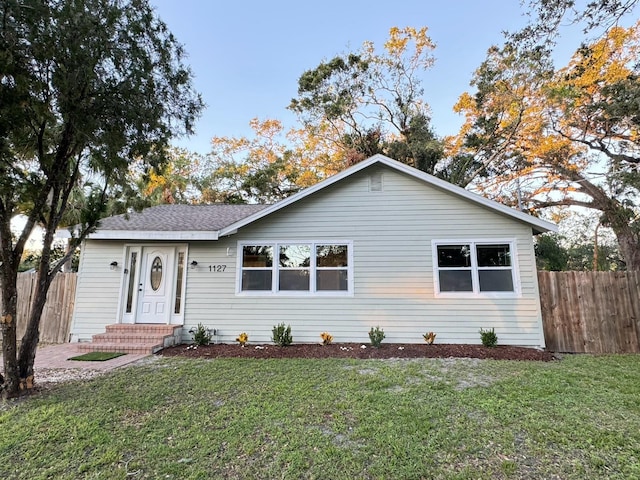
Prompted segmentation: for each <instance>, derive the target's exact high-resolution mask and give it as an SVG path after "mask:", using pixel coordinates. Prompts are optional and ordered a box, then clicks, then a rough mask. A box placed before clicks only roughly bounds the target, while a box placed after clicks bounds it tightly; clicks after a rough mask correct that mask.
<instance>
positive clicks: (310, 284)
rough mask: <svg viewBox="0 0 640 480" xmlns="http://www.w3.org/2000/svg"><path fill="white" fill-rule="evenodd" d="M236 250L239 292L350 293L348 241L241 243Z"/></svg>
mask: <svg viewBox="0 0 640 480" xmlns="http://www.w3.org/2000/svg"><path fill="white" fill-rule="evenodd" d="M238 251H239V252H241V254H242V256H241V258H240V259H239V263H240V269H239V272H240V274H239V291H240V292H253V293H258V292H263V293H282V294H305V293H306V294H348V293H350V292H351V284H352V282H351V281H350V280H351V273H350V268H351V260H350V255H351V244H350V242H274V243H270V242H269V243H266V242H265V243H259V244H258V243H254V244H241V245H240V246H239V248H238ZM274 255H275V258H274Z"/></svg>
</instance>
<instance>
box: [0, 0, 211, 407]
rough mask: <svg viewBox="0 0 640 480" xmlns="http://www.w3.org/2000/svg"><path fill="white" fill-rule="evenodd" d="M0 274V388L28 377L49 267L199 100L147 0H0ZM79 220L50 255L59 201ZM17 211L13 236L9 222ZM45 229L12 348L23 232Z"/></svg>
mask: <svg viewBox="0 0 640 480" xmlns="http://www.w3.org/2000/svg"><path fill="white" fill-rule="evenodd" d="M0 18H2V23H0V43H1V48H0V72H1V73H0V246H1V249H0V250H1V251H0V255H1V258H0V260H1V261H2V264H1V265H0V277H1V280H2V317H1V324H2V325H1V327H2V336H3V342H2V349H3V360H4V372H5V376H6V380H5V383H4V394H5V395H6V396H15V395H17V394H18V392H19V390H20V389H21V388H30V387H31V386H32V385H33V362H34V358H35V353H36V347H37V343H38V334H39V323H40V316H41V313H42V310H43V307H44V303H45V300H46V295H47V291H48V289H49V286H50V284H51V281H52V279H53V277H54V275H55V274H56V273H57V272H58V271H59V269H60V268H61V267H62V265H63V264H64V262H66V261H67V259H68V258H70V257H71V256H72V255H73V251H74V249H75V247H76V246H78V245H79V243H80V242H81V241H82V239H83V238H85V237H86V235H87V234H88V233H90V232H91V231H93V230H94V229H95V228H96V225H97V224H98V221H99V219H100V218H101V215H103V213H104V212H105V209H106V208H107V206H108V205H109V204H115V203H126V201H127V199H128V198H129V197H128V195H129V193H130V192H131V190H130V185H129V183H128V180H129V178H128V173H129V165H130V163H131V162H132V160H133V159H143V161H144V162H147V163H148V164H150V165H159V164H160V163H161V162H162V160H163V154H164V152H165V148H166V147H167V145H168V141H169V139H170V138H171V137H172V136H173V135H176V134H181V133H189V132H190V131H191V127H192V125H193V121H194V120H195V118H196V116H197V115H198V113H199V112H200V110H201V108H202V102H201V100H200V98H199V96H198V95H196V94H195V93H194V91H193V89H192V84H191V73H190V71H189V69H188V68H187V67H186V66H185V65H184V63H183V57H184V52H183V49H182V47H181V46H180V45H179V44H178V43H177V42H176V40H175V38H174V37H173V35H171V33H170V32H169V31H168V29H167V27H166V25H165V24H164V23H162V22H161V21H160V20H159V19H158V18H157V17H156V16H155V14H154V12H153V9H152V7H151V6H150V5H149V3H148V1H147V0H84V1H74V0H0ZM74 191H81V192H82V195H80V197H81V198H82V200H81V201H79V202H78V203H77V212H76V214H77V218H79V219H80V222H79V227H78V230H77V231H76V233H75V236H74V238H72V240H71V247H72V248H71V249H70V251H69V252H68V253H67V254H66V255H65V256H64V257H63V258H61V259H60V260H59V261H58V262H56V263H53V264H52V263H51V256H52V245H53V241H54V234H55V232H56V230H57V229H58V227H60V226H63V225H64V219H65V215H67V213H68V212H69V203H68V202H69V201H70V200H71V199H72V193H73V192H74ZM18 213H21V214H23V215H25V216H26V218H27V221H26V223H25V226H24V228H23V230H22V231H21V232H20V233H19V234H18V235H17V238H16V239H15V240H14V239H13V238H12V236H11V230H10V222H11V219H12V218H13V217H14V216H15V215H16V214H18ZM36 224H40V225H41V226H42V228H43V229H44V238H43V248H42V254H41V260H40V262H39V264H38V268H37V281H36V283H37V287H36V290H35V292H34V297H33V304H32V313H31V315H30V317H29V318H28V319H27V329H26V333H25V335H24V337H23V339H22V342H21V345H20V350H19V354H18V351H17V342H16V322H15V319H16V298H17V295H18V292H17V290H16V279H17V270H18V265H19V262H20V259H21V257H22V253H23V251H24V248H25V244H26V242H27V238H28V237H29V234H30V233H31V231H32V230H33V228H34V226H35V225H36Z"/></svg>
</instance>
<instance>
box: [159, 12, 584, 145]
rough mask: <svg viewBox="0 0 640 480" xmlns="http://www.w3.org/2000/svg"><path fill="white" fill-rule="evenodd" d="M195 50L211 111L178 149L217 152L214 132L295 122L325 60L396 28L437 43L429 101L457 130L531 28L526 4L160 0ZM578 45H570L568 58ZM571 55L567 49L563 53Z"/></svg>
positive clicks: (443, 125) (427, 81) (444, 131)
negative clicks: (504, 52)
mask: <svg viewBox="0 0 640 480" xmlns="http://www.w3.org/2000/svg"><path fill="white" fill-rule="evenodd" d="M151 4H152V5H153V6H154V7H155V8H156V12H157V14H158V16H159V17H160V18H161V19H162V20H163V21H164V22H165V23H166V24H167V25H168V27H169V29H170V30H171V32H172V33H173V34H174V35H175V36H176V38H177V39H178V41H179V42H180V43H182V44H183V45H184V46H185V49H186V51H187V53H188V58H187V63H188V64H189V65H190V67H191V69H192V71H193V74H194V76H195V79H194V83H195V88H196V89H197V90H198V91H199V92H200V93H201V94H202V96H203V99H204V101H205V103H206V105H207V107H206V110H205V111H204V113H203V115H202V117H201V119H200V120H199V122H198V123H197V124H196V134H195V135H194V136H192V137H190V138H183V139H179V140H178V141H176V142H174V143H175V144H176V145H178V146H181V147H184V148H187V149H189V150H192V151H195V152H198V153H202V154H205V153H208V152H209V151H210V140H211V138H212V137H213V136H236V137H237V136H242V135H250V134H251V129H250V128H249V121H250V120H251V119H252V118H256V117H257V118H259V119H265V118H272V119H278V120H281V121H282V122H283V124H284V126H285V128H290V127H293V126H296V117H295V116H294V115H293V113H292V112H289V111H288V110H287V108H286V107H287V105H289V103H290V102H291V99H292V98H294V97H296V94H297V82H298V78H299V77H300V75H301V74H302V73H303V72H305V71H306V70H309V69H313V68H315V67H316V66H318V64H319V63H320V62H321V61H323V60H328V59H331V58H333V57H334V56H335V55H338V54H341V53H344V52H348V51H354V50H357V49H358V48H359V47H360V46H361V45H362V43H363V42H364V41H365V40H370V41H373V42H374V43H375V44H376V45H377V46H380V47H382V44H383V43H384V42H385V40H386V39H387V37H388V34H389V29H390V28H391V27H393V26H397V27H405V26H412V27H416V28H420V27H422V26H427V27H428V34H429V36H430V37H431V39H432V40H433V41H434V42H435V43H436V50H435V52H434V55H435V57H436V63H435V66H434V67H433V68H432V69H431V70H429V71H427V72H425V74H424V77H423V87H424V89H425V95H424V97H425V100H426V101H427V103H428V104H429V105H430V106H431V111H432V126H433V128H434V130H435V131H436V133H437V134H438V135H450V134H454V133H456V132H457V130H458V129H459V127H460V125H461V124H462V121H463V118H462V117H461V116H459V115H458V114H456V113H454V112H453V110H452V107H453V105H454V104H455V103H456V101H457V99H458V97H459V96H460V94H462V93H463V92H465V91H469V90H470V88H471V87H469V82H470V80H471V78H472V75H473V72H474V71H475V69H476V68H477V67H478V66H479V65H480V63H481V62H482V61H483V60H484V58H485V55H486V51H487V49H488V48H489V47H490V46H491V45H492V44H500V43H502V41H503V35H502V32H503V31H505V30H507V31H514V30H516V29H518V28H519V27H521V26H523V25H524V24H525V23H526V21H527V17H525V16H524V15H523V12H524V11H523V10H522V8H521V6H520V2H519V1H517V0H482V1H477V0H448V1H447V0H396V1H395V2H381V1H379V0H325V1H321V2H305V1H300V0H298V1H291V0H271V1H269V2H266V1H258V0H245V1H242V2H240V1H225V2H223V1H209V0H179V1H178V0H151ZM576 46H577V44H574V45H572V47H571V48H570V49H567V55H566V59H565V61H566V60H568V58H569V54H570V52H571V51H572V50H573V49H574V48H575V47H576ZM561 54H562V51H561Z"/></svg>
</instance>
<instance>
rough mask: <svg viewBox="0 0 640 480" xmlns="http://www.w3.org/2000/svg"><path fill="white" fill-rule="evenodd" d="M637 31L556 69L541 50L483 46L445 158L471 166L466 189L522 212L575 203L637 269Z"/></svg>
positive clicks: (608, 38) (623, 32) (616, 33)
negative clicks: (484, 53)
mask: <svg viewBox="0 0 640 480" xmlns="http://www.w3.org/2000/svg"><path fill="white" fill-rule="evenodd" d="M639 35H640V24H636V25H635V26H633V27H631V28H622V27H613V28H611V29H609V30H608V31H607V33H606V34H605V35H604V36H603V37H602V38H600V39H598V40H597V41H595V42H593V43H591V44H590V45H584V46H582V47H581V48H580V49H579V50H578V51H577V52H576V53H575V54H574V56H573V58H572V60H571V61H570V63H569V64H568V65H567V66H566V67H565V68H562V69H560V70H557V71H554V69H553V68H552V67H551V64H550V61H549V56H548V51H546V50H545V49H543V48H537V49H534V50H522V49H519V48H518V47H516V46H514V45H513V44H507V45H505V46H504V47H503V48H502V49H498V48H495V47H494V48H492V49H491V50H490V51H489V54H488V57H487V60H485V62H483V64H482V65H481V66H480V68H479V69H478V70H477V71H476V73H475V76H474V79H473V83H472V85H474V86H475V87H476V89H477V91H476V93H475V94H474V95H471V94H468V93H467V94H463V95H462V96H461V97H460V100H459V102H458V104H457V105H456V110H457V111H459V112H460V113H462V114H464V115H465V123H464V125H463V127H462V129H461V131H460V133H459V134H458V135H457V136H456V137H454V138H451V139H448V147H449V154H450V155H451V156H452V157H453V158H461V159H469V158H471V159H473V161H474V162H476V164H477V165H479V168H477V169H476V170H475V171H474V174H473V178H470V180H474V181H475V185H476V186H477V187H478V188H479V189H481V190H482V191H483V192H484V193H486V194H488V195H490V196H493V197H497V198H498V199H499V200H502V201H507V202H511V203H513V204H515V203H516V202H517V195H518V194H521V198H520V202H521V203H524V204H525V205H526V207H527V208H528V209H529V210H530V211H536V210H538V209H541V208H547V207H558V206H581V207H586V208H589V209H593V210H595V211H598V212H599V213H600V223H601V224H603V225H607V226H610V227H611V228H612V229H613V231H614V233H615V234H616V237H617V240H618V243H619V246H620V251H621V253H622V255H623V257H624V260H625V262H626V264H627V268H628V269H633V270H640V203H639V198H640V168H639V167H640V137H639V136H638V128H639V127H640V121H639V119H640V108H639V107H638V105H640V87H639V86H638V75H639V74H640V65H638V62H637V59H638V58H640V42H639Z"/></svg>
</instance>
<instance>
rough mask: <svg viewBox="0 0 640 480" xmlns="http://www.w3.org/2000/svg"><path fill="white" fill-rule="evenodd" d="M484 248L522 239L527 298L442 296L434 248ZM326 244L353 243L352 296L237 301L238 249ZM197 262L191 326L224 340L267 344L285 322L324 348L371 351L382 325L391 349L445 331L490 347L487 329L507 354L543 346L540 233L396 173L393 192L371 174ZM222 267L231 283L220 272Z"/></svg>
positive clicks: (212, 246)
mask: <svg viewBox="0 0 640 480" xmlns="http://www.w3.org/2000/svg"><path fill="white" fill-rule="evenodd" d="M482 238H499V239H516V248H517V253H518V267H519V273H520V277H521V282H522V284H521V289H522V297H521V298H515V299H486V298H482V299H470V298H465V299H451V298H437V297H434V295H433V265H432V260H431V259H432V252H431V240H432V239H460V240H477V239H482ZM325 239H326V240H350V241H353V263H354V265H353V268H354V295H353V296H352V297H291V296H289V297H286V296H276V295H274V296H243V295H236V292H235V285H236V281H237V278H236V277H237V276H236V261H237V255H238V254H239V252H237V242H238V241H259V240H265V241H266V240H308V241H321V240H325ZM228 249H229V253H230V255H231V256H227V251H228ZM189 256H190V260H191V259H195V260H197V262H198V268H196V269H193V270H189V271H188V278H187V298H186V312H185V319H186V325H187V327H191V326H195V325H197V324H198V323H203V324H205V325H208V326H210V327H212V328H216V329H218V331H219V334H220V335H219V337H218V340H219V341H223V342H233V341H234V339H235V337H236V336H237V335H238V334H239V333H240V332H242V331H246V332H247V333H248V334H249V337H250V341H255V342H267V341H269V340H270V336H271V328H272V327H273V325H275V324H277V323H280V322H285V323H287V324H291V327H292V333H293V336H294V341H297V342H317V341H319V340H320V337H319V335H320V333H321V332H323V331H330V332H331V333H332V334H333V336H334V338H335V341H357V342H365V341H368V336H367V332H368V330H369V329H370V328H371V327H372V326H377V325H379V326H380V327H382V328H384V330H385V333H386V335H387V339H386V341H390V342H422V341H423V340H422V334H423V333H425V332H427V331H434V332H435V333H436V334H437V335H438V336H437V341H439V342H443V343H445V342H446V343H479V341H480V336H479V334H478V330H480V328H492V327H494V328H495V329H496V332H497V334H498V337H499V341H500V343H503V344H515V345H531V346H538V345H540V344H541V332H540V328H541V324H540V310H539V301H538V294H537V280H536V275H535V263H534V257H533V244H532V238H531V228H530V227H528V226H526V225H524V224H521V223H519V222H517V221H514V220H512V219H510V218H507V217H505V216H502V215H500V214H497V213H495V212H492V211H490V210H487V209H485V208H483V207H480V206H478V205H475V204H471V203H470V202H468V201H465V200H463V199H460V198H457V197H454V196H452V195H451V194H449V193H446V192H442V191H440V190H437V189H435V188H432V187H429V186H426V185H425V184H424V183H422V182H419V181H417V180H415V179H413V178H411V177H408V176H405V175H403V174H400V173H397V172H393V171H391V170H385V171H384V191H383V192H369V191H368V173H367V172H361V173H360V174H356V175H354V176H352V177H350V178H348V179H346V180H345V181H342V182H339V183H338V184H336V185H334V186H331V187H328V188H327V189H325V190H323V191H320V192H318V193H316V194H314V195H312V196H310V197H307V198H306V199H304V200H301V201H298V202H296V203H295V204H293V205H291V206H289V207H285V208H284V209H283V210H281V211H280V212H278V213H276V214H273V215H271V216H269V217H267V218H265V219H263V220H261V221H258V222H256V223H255V224H253V225H251V226H250V227H247V228H244V229H241V230H240V231H239V232H238V233H237V234H236V235H232V236H231V237H229V238H226V239H221V240H220V241H218V242H194V243H192V244H191V245H190V250H189ZM219 264H224V265H226V266H227V267H226V270H225V272H223V273H213V272H210V271H209V268H208V266H209V265H219ZM185 330H188V328H187V329H185Z"/></svg>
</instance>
